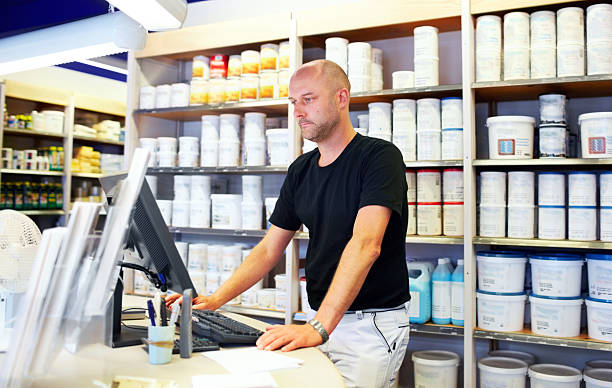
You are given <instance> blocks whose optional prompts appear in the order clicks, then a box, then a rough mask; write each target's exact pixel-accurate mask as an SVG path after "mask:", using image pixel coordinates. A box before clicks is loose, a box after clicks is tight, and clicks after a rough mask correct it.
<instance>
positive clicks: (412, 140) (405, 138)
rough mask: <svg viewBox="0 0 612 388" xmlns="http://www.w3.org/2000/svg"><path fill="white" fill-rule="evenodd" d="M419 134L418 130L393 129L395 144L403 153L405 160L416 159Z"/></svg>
mask: <svg viewBox="0 0 612 388" xmlns="http://www.w3.org/2000/svg"><path fill="white" fill-rule="evenodd" d="M416 137H417V134H416V131H397V130H395V131H393V137H392V140H393V144H395V146H396V147H397V148H398V149H399V150H400V152H401V153H402V158H403V159H404V162H409V161H414V160H416V157H417V155H416V151H417V144H416V143H417V139H416Z"/></svg>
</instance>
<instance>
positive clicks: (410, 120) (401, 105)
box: [357, 99, 416, 132]
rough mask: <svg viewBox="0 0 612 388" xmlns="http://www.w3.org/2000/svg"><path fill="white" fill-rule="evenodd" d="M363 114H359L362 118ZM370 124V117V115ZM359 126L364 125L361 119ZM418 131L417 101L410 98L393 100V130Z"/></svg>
mask: <svg viewBox="0 0 612 388" xmlns="http://www.w3.org/2000/svg"><path fill="white" fill-rule="evenodd" d="M361 116H362V115H359V116H357V117H358V118H360V117H361ZM368 125H369V117H368ZM359 126H360V127H362V123H361V119H359ZM396 131H397V132H410V131H413V132H414V131H416V101H415V100H410V99H399V100H393V132H396Z"/></svg>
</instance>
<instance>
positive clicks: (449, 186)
mask: <svg viewBox="0 0 612 388" xmlns="http://www.w3.org/2000/svg"><path fill="white" fill-rule="evenodd" d="M442 201H443V203H444V205H443V207H442V220H443V225H442V233H443V234H444V235H445V236H457V237H458V236H463V170H462V169H460V168H446V169H444V170H443V171H442Z"/></svg>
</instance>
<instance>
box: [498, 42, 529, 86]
mask: <svg viewBox="0 0 612 388" xmlns="http://www.w3.org/2000/svg"><path fill="white" fill-rule="evenodd" d="M529 71H530V67H529V46H526V47H508V46H506V45H504V80H506V81H507V80H517V79H529Z"/></svg>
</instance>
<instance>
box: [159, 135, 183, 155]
mask: <svg viewBox="0 0 612 388" xmlns="http://www.w3.org/2000/svg"><path fill="white" fill-rule="evenodd" d="M177 146H178V140H177V139H176V137H158V138H157V151H158V152H159V153H164V152H174V153H176V152H177V151H178V147H177Z"/></svg>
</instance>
